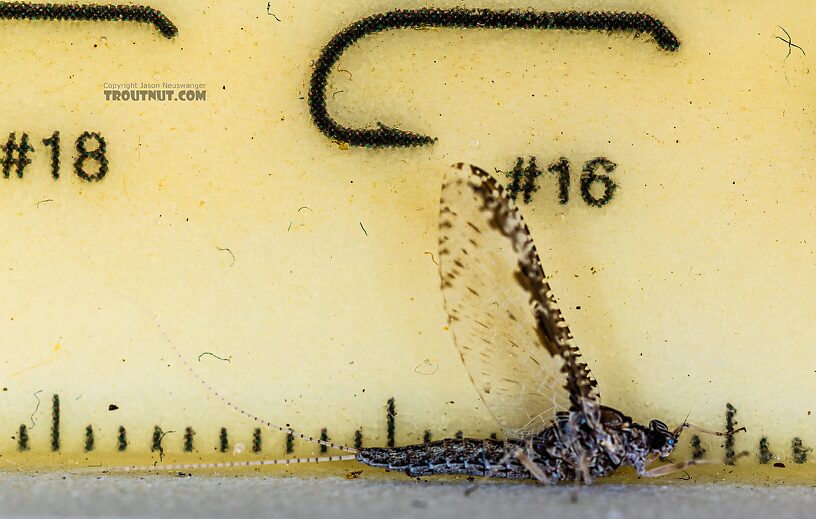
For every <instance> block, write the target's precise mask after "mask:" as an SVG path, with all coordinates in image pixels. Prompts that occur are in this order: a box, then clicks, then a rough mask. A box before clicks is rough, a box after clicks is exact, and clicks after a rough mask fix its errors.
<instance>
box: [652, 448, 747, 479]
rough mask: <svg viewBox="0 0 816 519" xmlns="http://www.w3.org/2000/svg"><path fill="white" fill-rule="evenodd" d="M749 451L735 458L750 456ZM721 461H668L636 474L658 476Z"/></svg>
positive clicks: (720, 462) (718, 463) (717, 463)
mask: <svg viewBox="0 0 816 519" xmlns="http://www.w3.org/2000/svg"><path fill="white" fill-rule="evenodd" d="M750 455H751V453H750V452H748V451H742V452H740V453H739V454H738V455H737V456H736V457H735V459H739V458H743V457H745V456H750ZM722 463H723V460H686V461H678V462H677V463H669V464H668V465H661V466H659V467H655V468H653V469H649V470H645V469H644V470H643V471H642V472H639V474H638V475H640V476H643V477H646V478H659V477H661V476H665V475H667V474H673V473H675V472H680V471H682V470H685V469H687V468H689V467H691V466H694V465H720V464H722Z"/></svg>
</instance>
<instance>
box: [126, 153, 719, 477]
mask: <svg viewBox="0 0 816 519" xmlns="http://www.w3.org/2000/svg"><path fill="white" fill-rule="evenodd" d="M439 270H440V275H441V282H442V294H443V296H444V300H445V309H446V310H447V313H448V318H449V323H450V329H451V331H452V332H453V337H454V342H455V343H456V346H457V348H458V349H459V352H460V354H461V356H462V360H463V361H464V363H465V366H466V367H467V370H468V372H469V373H470V377H471V380H472V381H473V384H474V385H475V386H476V389H477V390H478V392H479V395H480V396H481V398H482V400H483V401H484V403H485V405H486V406H487V408H488V409H489V410H490V412H491V413H492V415H493V416H494V417H495V418H496V420H497V421H498V422H499V423H500V424H501V425H502V427H503V429H504V435H505V438H504V439H503V440H498V439H467V438H465V439H446V440H440V441H433V442H428V443H423V444H418V445H408V446H402V447H389V448H360V449H354V448H351V447H348V446H344V445H338V444H334V443H330V442H327V441H325V440H319V439H316V438H312V437H310V436H306V435H302V434H299V433H296V432H295V431H293V430H292V429H290V428H288V427H282V426H277V425H274V424H272V423H269V422H268V421H266V420H263V419H261V418H259V417H256V416H254V415H252V414H250V413H248V412H247V411H245V410H243V409H241V408H239V407H238V406H237V405H235V404H234V403H232V402H231V401H229V400H228V399H226V398H225V397H223V396H221V395H220V394H219V393H218V392H217V391H215V390H214V389H213V388H212V387H211V386H210V385H209V384H207V382H205V381H204V380H203V379H202V378H201V377H200V376H199V375H198V374H197V373H196V372H195V371H194V370H193V369H192V367H191V365H190V364H189V363H188V362H187V361H186V360H185V359H184V357H183V356H182V355H181V354H180V352H179V351H178V350H177V349H176V348H175V346H173V344H172V342H170V345H171V347H172V348H173V349H174V350H176V353H177V354H178V355H179V358H180V359H181V360H182V362H183V363H184V364H185V365H186V366H187V368H188V369H189V370H190V372H191V373H192V374H193V375H194V376H195V377H196V378H198V379H199V381H201V382H202V383H203V384H204V385H205V386H206V387H207V388H208V389H209V390H210V391H211V392H212V393H214V394H215V395H217V396H218V397H219V398H221V399H222V400H224V402H226V403H227V404H228V405H229V406H230V407H232V408H233V409H235V410H237V411H238V412H240V413H241V414H243V415H245V416H247V417H250V418H252V419H254V420H256V421H259V422H261V423H263V424H265V425H266V426H268V427H271V428H273V429H277V430H280V431H283V432H286V433H288V434H294V435H295V436H297V437H299V438H302V439H304V440H307V441H312V442H315V443H320V444H322V445H325V446H327V447H331V448H335V449H338V450H341V451H346V452H349V453H351V454H350V455H342V456H326V457H322V458H300V459H293V460H292V459H290V460H286V459H284V460H263V461H249V462H226V463H212V464H195V465H164V466H152V467H131V468H129V469H127V470H134V469H135V470H156V469H172V470H178V469H189V468H226V467H246V466H255V465H278V464H291V463H305V462H312V463H315V462H327V461H349V460H356V461H359V462H361V463H364V464H366V465H370V466H373V467H382V468H386V469H390V470H395V471H403V472H405V473H406V474H408V475H410V476H431V475H440V474H462V475H468V476H486V477H496V478H511V479H537V480H538V481H541V482H544V483H551V484H554V483H558V482H560V481H583V482H585V483H590V482H592V480H594V479H595V478H598V477H603V476H607V475H610V474H612V473H613V472H615V470H617V469H618V468H620V467H623V466H632V467H634V469H635V470H636V471H637V473H638V474H639V475H641V476H647V477H656V476H661V475H664V474H667V473H670V472H674V471H677V470H682V469H684V468H686V467H688V466H690V465H695V464H698V463H701V462H700V461H694V460H690V461H684V462H678V463H671V464H666V465H662V466H658V467H656V468H649V466H650V465H651V464H652V463H653V462H655V461H657V459H658V458H665V457H666V456H668V455H669V454H671V452H672V450H673V449H674V447H675V445H676V444H677V440H678V437H679V436H680V434H681V433H682V431H683V430H684V429H686V428H693V429H696V430H699V431H702V432H707V433H711V434H717V435H721V436H722V435H724V433H719V432H713V431H707V430H704V429H700V428H698V427H696V426H693V425H691V424H689V423H687V422H684V423H683V424H681V425H680V426H678V427H676V428H675V429H669V428H668V427H667V426H666V425H665V424H664V423H663V422H661V421H660V420H652V421H651V422H649V425H641V424H637V423H635V422H634V421H633V420H632V419H631V418H630V417H628V416H626V415H625V414H623V413H621V412H620V411H618V410H616V409H612V408H611V407H607V406H604V405H601V403H600V401H599V398H598V394H597V392H596V386H597V383H596V382H595V380H594V379H593V378H592V376H591V375H590V371H589V368H588V367H587V365H586V364H585V363H583V362H581V360H580V357H581V355H580V353H579V351H578V348H577V347H576V346H575V345H574V344H573V340H572V339H573V338H572V335H571V334H570V330H569V328H568V326H567V324H566V322H565V321H564V318H563V316H562V315H561V311H560V310H559V309H558V306H557V304H556V301H555V298H554V297H553V295H552V291H551V290H550V286H549V284H548V283H547V281H546V279H545V276H544V272H543V270H542V267H541V261H540V260H539V257H538V253H537V251H536V247H535V244H534V243H533V239H532V237H531V236H530V232H529V230H528V228H527V225H526V224H525V223H524V220H523V219H522V217H521V214H520V213H519V211H518V209H517V208H516V205H515V203H514V202H513V200H511V199H510V197H508V196H507V193H506V191H505V189H504V188H503V187H502V186H501V185H500V184H499V183H498V182H497V181H496V179H495V178H493V177H492V176H491V175H490V174H489V173H487V172H485V171H484V170H482V169H480V168H477V167H475V166H468V165H464V164H457V165H456V166H454V167H453V168H451V169H450V170H449V172H448V173H447V174H446V177H445V180H444V183H443V185H442V197H441V202H440V215H439ZM168 342H169V341H168Z"/></svg>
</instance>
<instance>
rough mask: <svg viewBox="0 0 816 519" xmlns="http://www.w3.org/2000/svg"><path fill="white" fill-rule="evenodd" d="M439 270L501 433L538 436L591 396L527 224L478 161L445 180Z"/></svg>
mask: <svg viewBox="0 0 816 519" xmlns="http://www.w3.org/2000/svg"><path fill="white" fill-rule="evenodd" d="M439 270H440V275H441V281H442V294H443V296H444V299H445V309H446V310H447V312H448V318H449V323H450V328H451V331H452V332H453V337H454V341H455V342H456V346H457V348H458V349H459V352H460V353H461V355H462V360H463V361H464V363H465V366H466V367H467V370H468V372H469V373H470V377H471V380H472V381H473V384H474V385H475V386H476V389H477V390H478V391H479V394H480V395H481V397H482V400H483V401H484V403H485V405H486V406H487V408H488V409H489V410H490V412H491V413H492V414H493V416H494V417H495V418H496V420H498V422H499V423H500V424H501V425H502V427H503V428H504V431H505V435H508V436H510V437H521V436H525V435H527V434H530V433H534V432H537V431H538V430H540V429H542V428H544V427H546V426H547V425H548V424H549V423H550V419H551V418H552V416H553V414H554V413H555V412H556V411H557V410H563V409H567V408H569V407H573V408H577V409H581V408H583V407H582V406H584V403H585V402H587V401H594V400H595V396H594V395H593V390H594V388H595V385H596V384H595V381H594V380H593V379H592V378H591V376H590V373H589V369H588V368H587V366H586V365H585V364H583V363H581V362H579V361H578V357H579V356H580V354H579V353H578V350H577V348H575V347H574V346H572V345H571V344H570V341H571V338H572V337H571V335H570V331H569V328H568V326H567V324H566V322H565V321H564V318H563V317H562V315H561V311H560V310H559V309H558V306H557V305H556V302H555V299H554V298H553V296H552V292H551V290H550V287H549V285H548V284H547V282H546V281H545V277H544V272H543V270H542V268H541V261H540V260H539V257H538V253H537V252H536V248H535V244H534V243H533V240H532V237H531V236H530V232H529V230H528V228H527V225H526V224H525V223H524V220H523V219H522V217H521V214H520V213H519V211H518V209H517V208H516V206H515V203H514V202H513V201H512V200H511V199H510V198H509V197H508V196H507V194H506V193H505V190H504V188H503V186H501V185H500V184H499V183H498V182H497V181H496V179H495V178H493V176H491V175H490V174H489V173H487V172H486V171H484V170H482V169H479V168H477V167H475V166H469V165H464V164H457V165H456V166H454V167H453V168H451V170H449V172H448V173H447V174H446V176H445V180H444V183H443V185H442V197H441V201H440V214H439Z"/></svg>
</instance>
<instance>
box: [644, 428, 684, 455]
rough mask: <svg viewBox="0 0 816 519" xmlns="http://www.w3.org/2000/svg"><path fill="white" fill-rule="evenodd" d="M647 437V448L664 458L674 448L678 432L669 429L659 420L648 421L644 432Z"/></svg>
mask: <svg viewBox="0 0 816 519" xmlns="http://www.w3.org/2000/svg"><path fill="white" fill-rule="evenodd" d="M646 435H647V437H648V439H649V449H650V450H651V452H652V453H653V454H657V455H658V456H660V457H661V458H665V457H666V456H668V455H669V454H671V452H672V451H673V450H674V447H675V445H677V437H678V436H679V433H676V432H675V431H670V430H669V428H668V427H666V424H664V423H663V422H661V421H660V420H652V421H651V422H649V430H648V431H647V432H646Z"/></svg>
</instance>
